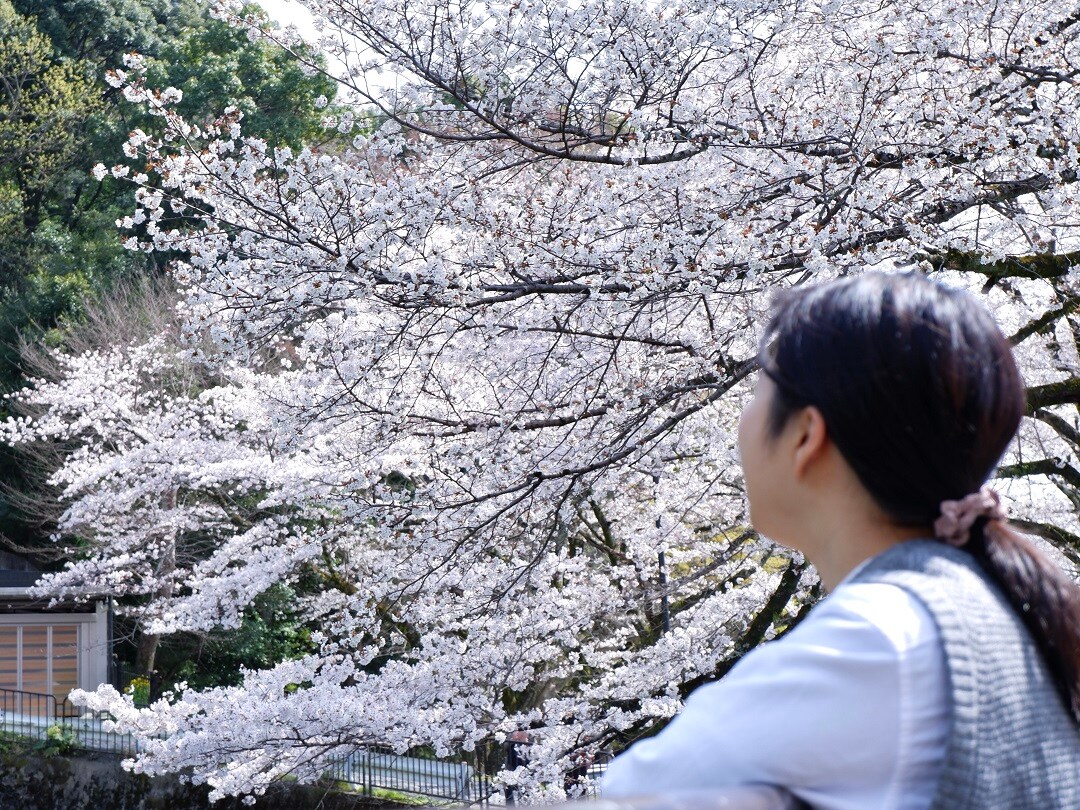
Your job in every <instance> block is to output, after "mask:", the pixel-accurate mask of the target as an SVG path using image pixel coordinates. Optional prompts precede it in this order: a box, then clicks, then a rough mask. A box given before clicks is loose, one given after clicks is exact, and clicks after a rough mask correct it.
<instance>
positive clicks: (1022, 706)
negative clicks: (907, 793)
mask: <svg viewBox="0 0 1080 810" xmlns="http://www.w3.org/2000/svg"><path fill="white" fill-rule="evenodd" d="M852 581H853V582H886V583H890V584H893V585H898V586H899V587H901V588H904V589H905V590H906V591H908V592H909V593H911V594H913V595H914V596H915V597H916V598H918V599H919V601H920V602H921V603H922V604H923V605H925V606H926V609H927V610H928V611H929V612H930V615H931V616H933V618H934V621H935V622H936V623H937V627H938V630H939V632H940V633H941V638H942V641H943V642H944V647H945V655H946V658H947V660H948V672H949V680H950V684H949V688H950V694H951V699H952V728H951V733H950V736H949V742H948V748H947V751H946V755H945V764H944V768H943V770H942V773H941V782H940V783H939V785H938V789H937V793H936V795H935V797H934V801H933V804H932V805H931V810H969V809H970V810H1077V808H1080V731H1078V730H1077V727H1076V724H1075V723H1074V722H1073V720H1072V719H1071V717H1070V716H1069V714H1068V713H1067V711H1066V709H1065V705H1064V703H1063V701H1062V700H1061V697H1060V696H1059V694H1058V692H1057V690H1056V689H1055V687H1054V684H1053V681H1052V680H1051V678H1050V674H1049V671H1048V670H1047V668H1046V665H1045V663H1044V662H1043V659H1042V656H1041V655H1040V653H1039V651H1038V649H1037V648H1036V646H1035V642H1034V641H1033V640H1032V638H1031V636H1030V634H1029V633H1028V631H1027V629H1026V628H1025V627H1024V624H1023V622H1022V621H1021V620H1020V618H1019V616H1018V614H1017V613H1016V611H1014V610H1013V609H1012V607H1011V606H1010V605H1009V604H1008V602H1006V600H1005V598H1004V597H1003V596H1002V595H1001V592H1000V591H999V590H998V588H997V586H996V585H995V584H994V583H993V582H992V581H991V580H990V579H989V578H988V577H987V575H986V574H985V573H984V572H983V570H982V567H981V566H980V565H979V564H978V563H977V562H976V561H975V560H974V559H973V558H972V557H971V556H970V555H969V554H967V552H965V551H963V550H960V549H955V548H952V547H951V546H948V545H946V544H944V543H940V542H937V541H933V540H912V541H909V542H905V543H900V544H899V545H897V546H894V547H893V548H891V549H889V550H888V551H886V552H884V553H882V554H879V555H878V556H877V557H875V558H873V559H872V560H871V561H870V562H869V563H868V564H867V565H866V566H865V567H864V568H863V569H862V570H861V571H859V572H858V573H857V574H856V575H855V577H854V578H853V579H852Z"/></svg>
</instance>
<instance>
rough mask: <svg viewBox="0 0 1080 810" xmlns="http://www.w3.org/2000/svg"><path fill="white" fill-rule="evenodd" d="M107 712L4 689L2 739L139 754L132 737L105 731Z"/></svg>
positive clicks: (0, 721) (0, 693)
mask: <svg viewBox="0 0 1080 810" xmlns="http://www.w3.org/2000/svg"><path fill="white" fill-rule="evenodd" d="M111 719H112V718H111V717H110V715H109V714H108V713H107V712H92V711H88V710H86V709H83V708H81V707H79V706H76V705H75V704H74V703H72V702H71V701H69V700H68V699H67V698H63V699H61V700H57V698H56V697H55V696H54V695H43V694H39V693H37V692H23V691H21V690H17V689H0V735H2V736H3V737H5V738H7V739H9V740H13V741H18V740H25V741H27V742H29V743H32V744H37V745H39V746H49V745H52V746H55V747H56V748H60V749H72V750H83V751H104V752H107V753H114V754H131V753H134V752H136V751H137V750H138V746H137V743H136V741H135V739H134V738H133V737H132V736H131V735H130V734H116V733H114V732H111V731H105V729H104V727H103V723H104V721H106V720H111Z"/></svg>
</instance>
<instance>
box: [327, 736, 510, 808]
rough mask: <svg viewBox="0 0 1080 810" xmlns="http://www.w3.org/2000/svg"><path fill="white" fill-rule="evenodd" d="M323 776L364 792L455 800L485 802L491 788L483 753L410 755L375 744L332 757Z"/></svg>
mask: <svg viewBox="0 0 1080 810" xmlns="http://www.w3.org/2000/svg"><path fill="white" fill-rule="evenodd" d="M326 776H327V777H328V778H330V779H332V780H334V781H335V782H344V783H346V784H348V785H350V786H351V787H352V788H353V789H354V790H357V791H358V792H360V793H363V794H364V795H365V796H372V795H375V793H376V792H377V791H391V792H394V793H405V794H409V795H413V796H423V797H425V798H428V799H442V800H445V801H449V802H456V803H459V804H485V805H486V804H487V801H488V799H489V798H490V797H491V795H492V793H493V791H494V788H493V787H492V784H491V776H490V774H489V773H488V768H487V766H486V757H485V756H484V755H483V753H478V752H471V753H469V754H465V755H462V756H461V757H459V758H458V759H457V760H447V759H431V758H428V757H425V756H416V755H414V756H410V755H408V754H395V753H394V752H392V751H390V750H387V749H381V748H377V747H369V748H362V749H358V750H356V751H354V752H352V753H351V754H349V755H348V756H344V757H340V758H335V760H334V762H333V765H332V766H331V767H330V768H329V769H328V770H327V772H326Z"/></svg>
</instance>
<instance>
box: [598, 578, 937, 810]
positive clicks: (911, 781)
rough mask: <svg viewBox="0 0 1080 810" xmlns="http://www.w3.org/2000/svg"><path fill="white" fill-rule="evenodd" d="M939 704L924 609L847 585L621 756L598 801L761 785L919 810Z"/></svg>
mask: <svg viewBox="0 0 1080 810" xmlns="http://www.w3.org/2000/svg"><path fill="white" fill-rule="evenodd" d="M948 694H949V693H948V676H947V671H946V664H945V655H944V651H943V649H942V645H941V641H940V637H939V635H938V631H937V628H936V626H935V624H934V621H933V619H932V618H931V616H930V614H929V613H928V612H927V611H926V609H925V608H924V607H923V606H922V604H921V603H920V602H919V601H918V600H917V599H916V598H915V597H914V596H912V595H910V594H909V593H908V592H907V591H905V590H903V589H901V588H899V587H896V586H894V585H886V584H882V583H854V584H844V585H841V586H840V587H839V588H837V589H836V591H835V592H834V593H833V594H832V595H831V596H829V597H828V598H827V599H826V600H825V601H823V602H822V603H821V604H819V605H817V606H816V607H815V608H814V609H813V611H812V612H811V614H810V615H809V616H808V617H807V618H806V620H805V621H804V622H802V623H801V624H800V625H799V626H798V627H796V628H795V629H794V630H792V631H791V632H790V633H789V634H787V635H786V636H785V637H783V638H782V639H780V640H778V641H775V642H772V643H769V644H764V645H762V646H761V647H758V648H757V649H755V650H753V651H752V652H750V653H749V654H747V655H746V656H744V657H743V658H742V660H740V661H739V663H738V664H736V666H735V667H733V668H732V670H731V671H730V672H729V673H728V674H727V675H726V676H724V678H723V679H722V680H720V681H717V682H715V683H710V684H707V685H705V686H703V687H701V688H699V689H698V690H697V691H695V692H694V693H693V694H692V695H691V696H690V697H689V699H688V700H687V701H686V705H685V706H684V708H683V710H682V712H681V713H680V714H679V715H678V716H677V717H676V718H675V719H674V720H673V721H672V722H671V723H669V724H668V726H667V727H666V728H665V729H664V731H663V732H661V733H660V734H659V735H657V736H656V737H652V738H650V739H646V740H641V741H639V742H637V743H635V744H634V745H633V746H631V748H630V749H629V750H627V751H626V752H625V753H624V754H622V755H621V756H619V757H617V758H616V759H615V760H614V761H613V762H612V763H611V764H610V765H609V766H608V770H607V773H606V775H605V776H604V779H603V782H602V783H601V792H602V794H603V795H604V796H605V797H618V796H633V795H643V794H655V793H663V792H666V791H677V790H687V789H702V788H704V789H708V788H724V787H733V786H736V785H746V784H761V783H764V784H771V785H780V786H783V787H785V788H787V789H788V790H790V791H791V792H792V793H794V794H795V795H797V796H798V797H799V798H801V799H803V800H805V801H807V802H809V803H810V804H811V805H812V806H813V807H815V808H820V809H821V810H925V808H927V807H929V805H930V802H931V799H932V797H933V794H934V790H935V788H936V785H937V781H938V778H939V775H940V770H941V764H942V762H943V760H944V755H945V746H946V742H947V739H948V733H949V712H950V707H949V703H948V701H949V698H948Z"/></svg>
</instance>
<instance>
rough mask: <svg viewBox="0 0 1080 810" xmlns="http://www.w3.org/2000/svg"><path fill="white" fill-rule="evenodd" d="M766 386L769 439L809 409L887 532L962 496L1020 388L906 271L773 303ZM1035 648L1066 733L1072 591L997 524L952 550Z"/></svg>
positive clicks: (981, 316) (1073, 661) (1079, 699)
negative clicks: (986, 583)
mask: <svg viewBox="0 0 1080 810" xmlns="http://www.w3.org/2000/svg"><path fill="white" fill-rule="evenodd" d="M761 346H762V349H761V353H760V358H759V359H760V362H761V366H762V369H763V370H764V371H765V373H766V374H768V375H769V377H770V378H772V380H773V381H774V382H775V383H776V395H775V396H774V398H773V404H772V410H771V412H770V414H769V425H768V427H769V431H770V432H771V433H772V434H773V435H778V434H779V433H780V431H781V430H782V429H783V427H784V425H785V424H786V423H787V421H788V418H789V417H790V416H791V415H792V414H793V413H795V412H796V411H797V410H799V409H800V408H803V407H805V406H807V405H813V406H815V407H816V408H818V410H820V411H821V413H822V416H823V417H824V419H825V424H826V425H827V426H828V430H829V435H830V437H831V439H832V441H833V442H834V443H835V444H836V447H837V449H838V450H839V451H840V453H841V454H842V455H843V457H844V459H845V460H846V461H847V462H848V464H849V465H851V467H852V469H853V470H854V471H855V474H856V475H857V476H858V477H859V479H860V480H861V482H862V484H863V486H865V487H866V489H867V490H868V491H869V492H870V495H871V496H872V497H873V498H874V500H875V501H876V502H877V503H878V505H879V506H880V507H881V508H882V509H883V510H884V511H885V513H886V514H887V515H889V516H890V518H891V519H892V520H893V521H895V522H896V523H897V524H898V525H902V526H911V527H916V528H918V527H926V528H927V529H929V527H931V526H932V525H933V523H934V521H935V519H936V518H937V517H938V515H939V514H940V506H941V502H942V501H944V500H959V499H960V498H963V497H964V496H966V495H968V494H970V493H973V492H976V491H977V490H978V489H979V487H980V486H982V484H983V483H984V482H985V481H986V480H987V479H988V478H989V477H990V475H991V473H992V472H993V471H994V468H995V467H996V466H997V463H998V461H999V460H1000V458H1001V456H1002V454H1003V453H1004V452H1005V448H1006V447H1007V446H1008V444H1009V442H1010V441H1011V440H1012V438H1013V436H1014V435H1015V434H1016V430H1017V428H1018V427H1019V424H1020V419H1021V417H1022V416H1023V414H1024V408H1025V389H1024V383H1023V380H1022V379H1021V378H1020V373H1019V372H1018V371H1017V368H1016V363H1015V362H1014V360H1013V356H1012V351H1011V350H1010V348H1009V344H1008V343H1007V341H1006V340H1005V338H1004V337H1003V336H1002V334H1001V331H1000V330H999V329H998V327H997V324H995V323H994V320H993V318H991V317H990V314H989V313H988V312H987V311H986V309H985V308H984V307H983V306H982V305H981V304H980V303H979V302H978V301H976V300H975V299H974V298H973V297H971V296H969V295H968V294H966V293H964V292H963V291H961V290H955V289H951V288H949V287H945V286H942V285H940V284H937V283H935V282H933V281H930V280H929V279H927V278H926V277H925V276H922V275H921V274H919V273H904V274H882V273H865V274H863V275H859V276H854V277H850V278H846V279H842V280H840V281H834V282H831V283H827V284H821V285H818V286H814V287H805V288H799V289H794V290H789V291H787V292H786V293H784V294H782V295H781V296H779V297H778V300H777V302H776V304H775V306H774V309H773V313H772V318H771V319H770V321H769V324H768V326H767V327H766V329H765V335H764V337H763V340H762V344H761ZM963 548H964V549H965V550H967V551H968V552H970V553H971V554H972V556H974V557H975V558H976V559H977V560H978V561H979V562H980V564H981V565H982V567H983V569H984V570H985V571H986V572H987V573H988V574H989V575H990V577H991V578H992V579H994V580H995V581H996V582H997V583H998V586H999V587H1000V588H1001V590H1002V592H1003V593H1004V594H1005V596H1006V598H1007V599H1008V600H1009V602H1010V603H1011V604H1012V605H1013V607H1014V608H1015V610H1016V611H1017V613H1018V615H1019V616H1020V617H1021V618H1022V619H1023V621H1024V623H1025V624H1026V625H1027V627H1028V630H1029V631H1030V632H1031V634H1032V636H1033V637H1034V638H1035V641H1036V643H1037V644H1038V646H1039V648H1040V650H1041V651H1042V654H1043V656H1044V658H1045V660H1046V662H1047V665H1048V666H1049V669H1050V671H1051V673H1052V675H1053V677H1054V679H1055V681H1056V683H1057V685H1058V688H1059V691H1060V692H1061V694H1062V697H1063V699H1064V700H1065V703H1066V705H1067V706H1068V708H1069V709H1070V711H1071V712H1072V715H1073V717H1074V718H1076V719H1077V720H1078V721H1080V587H1078V586H1077V585H1076V584H1075V583H1074V582H1073V581H1072V580H1070V579H1069V577H1068V576H1067V575H1066V574H1065V573H1064V571H1062V570H1061V569H1059V568H1058V567H1057V566H1056V565H1055V564H1054V563H1053V562H1052V561H1051V560H1049V559H1048V558H1047V557H1046V556H1045V555H1044V554H1043V553H1042V552H1040V551H1039V550H1038V549H1037V548H1035V547H1034V546H1033V545H1032V544H1031V542H1030V541H1029V540H1028V539H1027V538H1025V537H1024V536H1022V535H1020V534H1019V533H1017V532H1016V531H1015V530H1014V529H1012V528H1011V527H1010V526H1008V524H1007V523H1005V522H1004V521H999V520H987V519H985V518H980V519H979V520H978V521H976V523H975V526H974V527H973V528H972V530H971V537H970V540H969V541H968V542H967V544H965V545H964V546H963Z"/></svg>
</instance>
